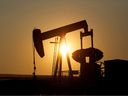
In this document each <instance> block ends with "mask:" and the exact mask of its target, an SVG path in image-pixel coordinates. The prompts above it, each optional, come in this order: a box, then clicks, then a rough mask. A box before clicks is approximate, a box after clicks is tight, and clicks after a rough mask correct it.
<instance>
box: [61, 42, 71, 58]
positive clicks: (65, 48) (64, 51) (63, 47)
mask: <svg viewBox="0 0 128 96" xmlns="http://www.w3.org/2000/svg"><path fill="white" fill-rule="evenodd" d="M68 51H69V48H68V46H67V45H66V43H65V42H62V43H61V45H60V53H61V54H62V56H63V57H65V56H66V55H67V53H68Z"/></svg>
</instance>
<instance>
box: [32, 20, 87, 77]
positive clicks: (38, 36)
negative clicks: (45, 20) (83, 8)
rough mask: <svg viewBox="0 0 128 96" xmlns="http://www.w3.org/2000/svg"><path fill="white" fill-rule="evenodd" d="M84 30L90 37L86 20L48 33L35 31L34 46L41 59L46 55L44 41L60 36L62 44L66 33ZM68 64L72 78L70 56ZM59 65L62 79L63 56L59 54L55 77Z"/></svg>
mask: <svg viewBox="0 0 128 96" xmlns="http://www.w3.org/2000/svg"><path fill="white" fill-rule="evenodd" d="M82 28H83V29H84V33H83V34H86V35H88V34H89V33H88V25H87V23H86V21H85V20H83V21H79V22H76V23H73V24H69V25H66V26H63V27H60V28H57V29H53V30H50V31H46V32H43V33H41V30H40V29H34V30H33V41H34V46H35V48H36V50H37V52H38V54H39V55H40V57H43V56H45V53H44V48H43V44H42V43H43V42H42V41H43V40H46V39H49V38H52V37H55V36H59V37H60V43H61V42H62V40H63V39H64V38H65V35H66V33H69V32H73V31H75V30H78V29H82ZM67 62H68V67H69V74H70V75H69V76H70V77H72V76H73V73H72V68H71V62H70V58H69V55H68V54H67ZM58 64H59V76H60V77H61V70H62V69H61V68H62V56H61V54H59V53H58V57H57V61H56V67H55V72H54V76H55V77H56V76H57V70H58Z"/></svg>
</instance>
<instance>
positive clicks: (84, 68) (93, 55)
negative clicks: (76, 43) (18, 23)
mask: <svg viewBox="0 0 128 96" xmlns="http://www.w3.org/2000/svg"><path fill="white" fill-rule="evenodd" d="M78 29H84V31H83V32H80V39H81V49H79V50H76V51H75V52H73V53H72V58H73V59H74V60H75V61H77V62H79V63H80V78H81V79H82V80H84V79H95V78H96V77H95V76H97V75H95V74H97V69H98V68H99V67H97V65H96V63H95V62H96V61H98V60H100V59H101V58H102V57H103V53H102V52H101V51H100V50H98V49H96V48H94V47H93V30H90V31H88V24H87V22H86V20H82V21H79V22H76V23H73V24H69V25H66V26H63V27H60V28H57V29H53V30H49V31H46V32H42V33H41V30H40V29H34V30H33V42H34V47H35V49H36V51H37V53H38V54H39V56H40V57H44V56H45V52H44V47H43V46H44V45H43V42H42V41H44V40H47V39H49V38H52V37H55V36H59V37H60V42H61V41H62V40H63V39H64V37H65V35H66V34H67V33H69V32H75V30H78ZM85 36H91V48H87V49H83V45H82V43H83V42H82V38H83V37H85ZM86 58H88V59H89V62H86ZM61 59H62V57H61V56H60V54H58V58H57V63H56V68H55V72H54V77H56V76H57V70H58V62H59V60H60V61H62V60H61ZM67 61H68V67H69V76H70V77H72V76H73V73H72V68H71V63H70V59H69V56H68V55H67ZM60 66H61V63H60ZM98 70H99V69H98ZM60 71H61V67H60ZM59 76H61V72H60V75H59Z"/></svg>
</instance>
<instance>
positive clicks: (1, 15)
mask: <svg viewBox="0 0 128 96" xmlns="http://www.w3.org/2000/svg"><path fill="white" fill-rule="evenodd" d="M84 19H85V20H86V21H87V23H88V26H89V29H90V28H92V29H93V30H94V47H96V48H98V49H100V50H102V51H103V52H104V58H103V59H102V60H101V61H104V60H110V59H125V60H127V59H128V51H127V50H128V44H127V40H128V39H127V38H128V29H127V28H128V0H0V73H1V74H2V73H13V74H32V72H33V57H32V30H33V29H34V27H36V28H40V29H41V30H42V32H44V31H47V30H50V29H54V28H57V27H61V26H63V25H67V24H70V23H74V22H77V21H80V20H84ZM66 38H67V42H68V45H69V46H70V47H71V52H73V51H74V50H77V49H79V48H80V44H79V43H80V40H79V30H77V31H75V32H72V33H68V34H67V35H66ZM88 39H89V37H88ZM53 40H54V38H52V39H48V40H45V41H43V43H44V46H45V54H46V55H45V57H44V58H40V57H39V55H38V54H37V53H36V66H37V74H51V69H52V67H51V65H52V57H53V48H54V45H53V44H50V43H49V42H50V41H53ZM84 41H85V43H84V47H88V45H89V40H87V41H86V39H84ZM74 42H75V44H74ZM71 61H72V66H73V68H74V69H78V67H79V64H78V63H76V62H75V61H73V60H72V59H71Z"/></svg>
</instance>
